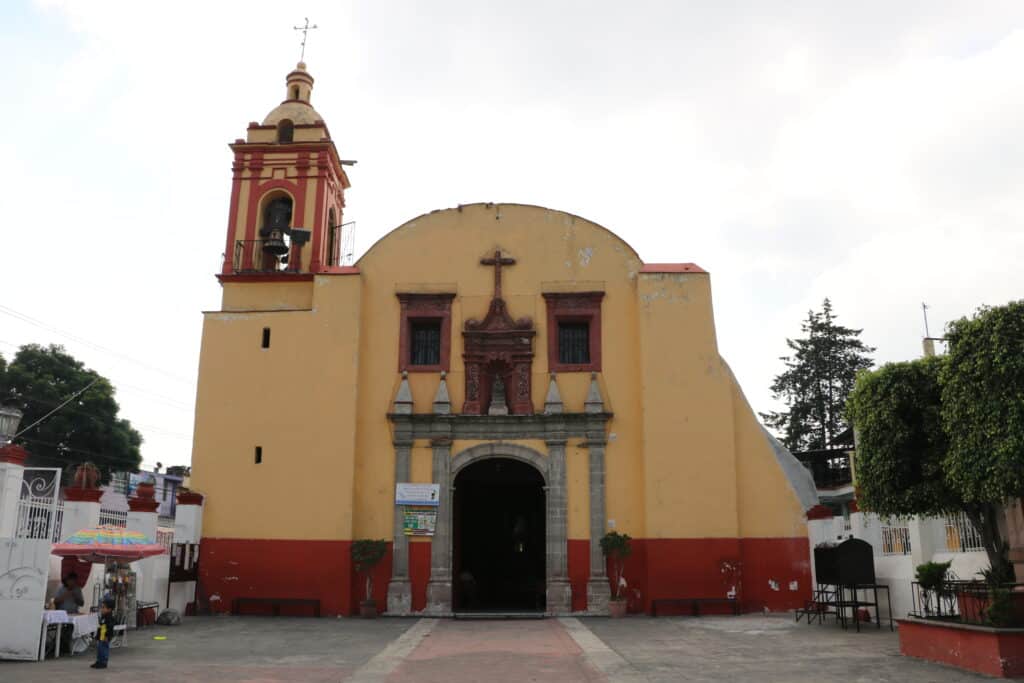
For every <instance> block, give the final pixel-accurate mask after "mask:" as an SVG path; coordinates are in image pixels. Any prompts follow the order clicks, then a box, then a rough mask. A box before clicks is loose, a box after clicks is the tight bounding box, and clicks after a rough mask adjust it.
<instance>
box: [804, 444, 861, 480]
mask: <svg viewBox="0 0 1024 683" xmlns="http://www.w3.org/2000/svg"><path fill="white" fill-rule="evenodd" d="M796 457H797V458H798V459H799V460H800V462H801V463H803V465H804V467H806V468H807V469H809V470H810V471H811V476H812V477H814V485H815V486H816V487H817V488H819V489H835V488H839V487H841V486H847V485H849V484H852V483H853V472H852V471H851V469H850V456H849V455H848V454H846V453H843V452H835V451H832V452H829V453H827V454H826V453H822V452H818V453H814V454H811V453H798V454H796Z"/></svg>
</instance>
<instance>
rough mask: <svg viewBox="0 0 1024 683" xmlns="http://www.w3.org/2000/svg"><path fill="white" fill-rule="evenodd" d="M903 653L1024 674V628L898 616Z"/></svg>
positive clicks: (977, 668) (993, 671)
mask: <svg viewBox="0 0 1024 683" xmlns="http://www.w3.org/2000/svg"><path fill="white" fill-rule="evenodd" d="M896 621H897V623H898V624H899V634H900V653H901V654H904V655H907V656H908V657H919V658H921V659H927V660H930V661H933V662H942V663H943V664H949V665H951V666H955V667H958V668H960V669H966V670H968V671H977V672H978V673H983V674H987V675H989V676H999V677H1003V678H1017V677H1020V676H1024V628H991V627H988V626H972V625H969V624H960V623H955V622H941V621H932V620H929V619H915V618H913V617H908V618H906V619H897V620H896Z"/></svg>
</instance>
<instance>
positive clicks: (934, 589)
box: [914, 560, 953, 615]
mask: <svg viewBox="0 0 1024 683" xmlns="http://www.w3.org/2000/svg"><path fill="white" fill-rule="evenodd" d="M952 564H953V561H952V560H950V561H949V562H925V563H924V564H919V565H917V569H916V570H915V572H914V578H916V579H917V585H918V586H919V587H920V588H921V592H922V595H921V601H922V602H923V603H924V611H925V614H930V613H931V611H932V609H931V595H932V594H934V595H935V607H936V614H937V615H941V614H942V597H943V596H944V595H945V594H946V592H947V591H946V573H947V572H948V571H949V567H950V565H952Z"/></svg>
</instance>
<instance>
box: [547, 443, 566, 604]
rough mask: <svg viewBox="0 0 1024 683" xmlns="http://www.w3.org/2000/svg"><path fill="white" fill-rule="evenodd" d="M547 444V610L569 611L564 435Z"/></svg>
mask: <svg viewBox="0 0 1024 683" xmlns="http://www.w3.org/2000/svg"><path fill="white" fill-rule="evenodd" d="M547 446H548V477H547V479H548V482H547V484H548V485H547V491H546V493H547V524H546V526H547V529H546V536H547V548H546V549H545V550H546V555H547V574H548V576H547V611H548V613H550V614H568V613H569V612H571V611H572V588H571V587H570V585H569V561H568V549H567V547H566V546H567V536H568V526H567V512H568V511H567V495H566V485H565V482H566V475H565V439H551V440H548V441H547Z"/></svg>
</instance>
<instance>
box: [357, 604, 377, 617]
mask: <svg viewBox="0 0 1024 683" xmlns="http://www.w3.org/2000/svg"><path fill="white" fill-rule="evenodd" d="M359 616H361V617H363V618H364V619H376V618H377V603H376V602H375V601H373V600H363V601H362V602H360V603H359Z"/></svg>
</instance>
